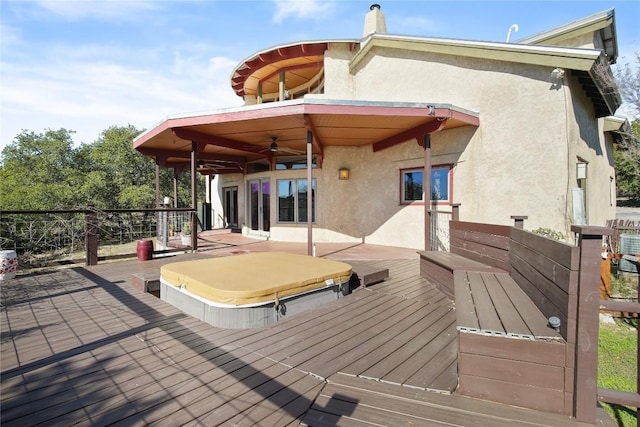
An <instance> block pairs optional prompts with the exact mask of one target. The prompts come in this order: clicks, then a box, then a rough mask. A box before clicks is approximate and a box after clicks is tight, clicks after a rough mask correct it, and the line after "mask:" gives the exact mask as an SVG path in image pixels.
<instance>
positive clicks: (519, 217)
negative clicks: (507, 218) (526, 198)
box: [511, 215, 529, 230]
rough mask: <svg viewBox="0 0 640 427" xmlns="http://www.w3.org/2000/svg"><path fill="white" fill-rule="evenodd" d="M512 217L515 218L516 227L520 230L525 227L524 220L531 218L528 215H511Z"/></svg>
mask: <svg viewBox="0 0 640 427" xmlns="http://www.w3.org/2000/svg"><path fill="white" fill-rule="evenodd" d="M511 219H512V220H513V226H514V227H515V228H519V229H520V230H523V229H524V220H525V219H529V217H528V216H526V215H511Z"/></svg>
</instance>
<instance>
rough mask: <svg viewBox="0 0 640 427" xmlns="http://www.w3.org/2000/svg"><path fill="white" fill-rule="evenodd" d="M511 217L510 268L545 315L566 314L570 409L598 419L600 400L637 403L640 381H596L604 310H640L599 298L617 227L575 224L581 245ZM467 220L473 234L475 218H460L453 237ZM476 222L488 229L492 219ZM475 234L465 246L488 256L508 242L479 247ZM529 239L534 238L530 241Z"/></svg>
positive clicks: (584, 418) (583, 418) (563, 327)
mask: <svg viewBox="0 0 640 427" xmlns="http://www.w3.org/2000/svg"><path fill="white" fill-rule="evenodd" d="M512 219H514V221H515V225H514V227H512V228H511V234H510V235H511V237H510V240H511V242H510V244H509V245H508V248H507V252H508V258H509V259H510V263H511V266H510V267H509V268H507V270H509V271H510V274H511V275H512V276H515V278H516V279H515V280H516V282H518V283H519V284H520V285H521V287H523V289H525V291H526V290H529V292H527V293H528V294H529V295H530V297H531V298H532V300H533V301H534V303H536V305H537V306H538V308H540V310H541V311H542V312H543V313H544V314H545V316H558V315H559V317H561V322H562V324H561V326H560V329H561V332H562V335H563V337H564V338H565V340H566V356H565V357H566V369H565V378H566V381H567V383H566V387H567V388H566V389H565V393H566V398H567V399H568V401H567V404H568V406H567V411H566V413H567V414H569V415H571V416H573V417H575V418H576V419H577V420H579V421H583V422H587V423H591V424H594V423H595V422H596V415H597V412H596V410H597V402H598V400H599V401H602V402H607V403H613V404H618V405H625V406H631V407H636V408H638V406H640V394H639V393H638V391H639V390H640V383H639V384H638V389H637V390H636V392H623V391H618V390H609V389H603V388H598V387H597V380H598V336H599V327H600V325H599V313H600V310H601V309H605V310H610V311H622V312H629V313H638V312H639V311H640V303H636V302H619V301H615V302H614V301H601V300H600V292H599V290H600V272H601V261H602V244H603V241H604V240H605V238H606V236H609V235H610V234H611V233H612V230H611V229H610V228H606V227H593V226H573V227H572V231H573V232H574V233H576V237H577V239H576V242H577V246H573V245H567V244H565V243H561V242H557V241H554V240H552V239H547V238H544V237H541V236H536V235H533V234H532V233H529V232H526V231H523V230H522V229H523V228H524V227H523V220H524V219H526V217H512ZM463 225H464V232H465V233H467V234H469V233H471V234H473V233H472V232H473V231H474V230H475V228H474V227H472V226H473V224H472V223H459V225H457V224H454V225H450V227H452V228H451V233H452V234H451V237H452V238H453V237H455V236H454V235H455V234H456V233H458V231H456V230H457V229H458V228H459V226H463ZM477 226H478V227H479V229H480V228H482V227H484V228H482V230H486V229H487V227H489V226H490V225H488V224H477ZM496 227H498V226H496ZM494 231H495V230H494ZM471 234H470V238H471V241H470V242H468V243H466V244H465V245H466V248H467V249H469V250H471V251H473V250H476V251H477V252H478V253H480V254H481V255H483V256H485V257H488V256H489V254H490V253H492V252H491V251H492V250H493V246H499V247H503V246H504V245H492V247H491V250H489V249H487V248H484V247H483V248H480V247H478V248H475V246H473V245H475V240H474V238H473V236H472V235H471ZM494 234H495V233H494ZM498 234H500V233H498ZM525 240H526V241H527V242H529V244H526V245H525V244H524V241H525ZM452 244H453V243H452ZM463 255H464V254H463ZM554 263H561V264H562V265H563V266H564V267H563V266H561V267H549V265H552V264H553V265H554ZM536 275H538V276H536ZM545 276H546V277H545ZM535 277H539V279H535ZM553 286H556V287H557V289H555V288H553ZM639 356H640V355H639ZM638 359H639V360H640V357H639V358H638Z"/></svg>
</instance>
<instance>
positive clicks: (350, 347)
mask: <svg viewBox="0 0 640 427" xmlns="http://www.w3.org/2000/svg"><path fill="white" fill-rule="evenodd" d="M415 305H416V304H414V302H412V301H408V300H404V301H400V302H398V303H397V304H396V305H394V306H393V307H392V309H391V310H387V311H380V312H378V313H376V315H375V317H372V318H370V319H368V320H366V321H363V322H361V324H360V325H358V326H360V327H356V326H351V327H349V328H348V329H346V330H345V331H344V332H343V333H341V335H342V336H341V337H340V338H339V339H338V336H335V337H334V338H333V339H332V342H334V343H335V344H334V345H332V346H331V347H330V348H328V349H326V350H325V351H322V352H319V353H317V354H316V355H315V356H313V357H305V358H304V361H303V362H302V363H299V364H297V365H294V366H297V367H298V368H299V369H302V370H304V371H306V372H313V373H314V374H315V375H319V376H320V377H322V378H326V377H327V376H329V375H332V374H334V373H336V372H338V371H340V370H341V369H342V368H344V367H345V366H346V365H348V364H349V363H351V360H353V359H358V358H360V357H362V356H364V355H366V354H368V353H369V351H370V347H369V346H370V342H371V341H372V340H373V339H374V338H375V337H378V336H382V337H385V336H386V337H388V336H389V334H387V333H386V332H387V331H388V330H389V329H390V328H391V327H392V326H394V325H395V324H398V325H404V326H406V323H405V320H406V319H407V314H411V312H409V313H407V312H408V311H409V310H411V309H413V306H415ZM404 326H403V327H404ZM347 355H349V356H348V357H347ZM289 362H295V359H293V360H289Z"/></svg>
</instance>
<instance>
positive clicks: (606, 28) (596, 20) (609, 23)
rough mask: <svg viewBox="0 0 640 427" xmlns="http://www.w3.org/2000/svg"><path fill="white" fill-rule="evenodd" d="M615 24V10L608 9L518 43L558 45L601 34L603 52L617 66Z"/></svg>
mask: <svg viewBox="0 0 640 427" xmlns="http://www.w3.org/2000/svg"><path fill="white" fill-rule="evenodd" d="M615 22H616V21H615V10H614V9H607V10H604V11H602V12H598V13H595V14H593V15H591V16H587V17H586V18H582V19H579V20H577V21H573V22H570V23H568V24H566V25H562V26H560V27H557V28H554V29H552V30H549V31H544V32H542V33H538V34H535V35H533V36H531V37H527V38H524V39H521V40H518V41H517V43H522V44H529V45H557V44H561V43H563V42H564V41H566V40H569V39H572V38H575V37H579V36H582V35H590V34H593V33H596V32H599V33H600V37H601V38H602V42H603V44H604V46H603V50H604V52H605V54H606V55H607V58H608V61H609V63H611V64H615V62H616V59H617V57H618V41H617V35H616V24H615Z"/></svg>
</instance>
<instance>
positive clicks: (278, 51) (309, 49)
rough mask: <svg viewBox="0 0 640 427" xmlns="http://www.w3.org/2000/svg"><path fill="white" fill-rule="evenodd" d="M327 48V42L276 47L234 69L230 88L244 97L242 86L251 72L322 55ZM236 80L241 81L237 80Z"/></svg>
mask: <svg viewBox="0 0 640 427" xmlns="http://www.w3.org/2000/svg"><path fill="white" fill-rule="evenodd" d="M328 47H329V43H328V42H320V43H302V44H297V45H292V46H284V47H278V48H275V49H273V50H271V51H267V52H261V53H258V54H256V55H255V56H253V57H252V58H249V59H247V60H245V61H244V62H243V63H242V64H240V65H239V66H238V67H237V68H236V69H235V71H234V73H233V76H232V77H231V88H232V89H233V90H234V91H235V92H236V94H237V95H238V96H242V95H244V84H245V82H246V79H247V77H249V76H250V75H251V74H252V73H253V71H255V70H259V69H260V68H263V67H265V66H267V65H270V64H274V63H276V62H279V61H282V60H284V59H293V58H300V57H303V56H318V55H324V52H325V51H326V50H327V49H328ZM238 78H241V79H239V80H238Z"/></svg>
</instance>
